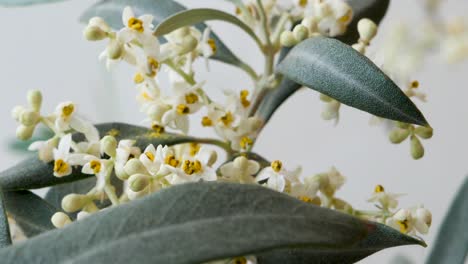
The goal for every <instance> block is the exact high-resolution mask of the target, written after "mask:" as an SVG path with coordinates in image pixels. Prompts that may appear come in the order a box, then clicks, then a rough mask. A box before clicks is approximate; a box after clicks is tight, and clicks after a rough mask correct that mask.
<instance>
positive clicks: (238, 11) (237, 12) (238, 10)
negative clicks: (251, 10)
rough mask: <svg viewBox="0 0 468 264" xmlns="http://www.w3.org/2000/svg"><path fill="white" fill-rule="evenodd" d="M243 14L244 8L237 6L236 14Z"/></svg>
mask: <svg viewBox="0 0 468 264" xmlns="http://www.w3.org/2000/svg"><path fill="white" fill-rule="evenodd" d="M240 14H242V10H241V9H240V8H239V7H236V15H240Z"/></svg>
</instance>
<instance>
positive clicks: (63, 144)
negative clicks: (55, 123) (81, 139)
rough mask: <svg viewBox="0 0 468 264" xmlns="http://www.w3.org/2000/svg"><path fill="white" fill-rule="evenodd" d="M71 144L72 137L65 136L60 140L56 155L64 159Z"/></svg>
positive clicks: (69, 135)
mask: <svg viewBox="0 0 468 264" xmlns="http://www.w3.org/2000/svg"><path fill="white" fill-rule="evenodd" d="M71 143H72V135H71V134H66V135H65V136H63V137H62V138H61V139H60V143H59V145H58V153H57V154H58V155H59V156H60V157H66V156H67V155H68V152H69V151H70V146H71Z"/></svg>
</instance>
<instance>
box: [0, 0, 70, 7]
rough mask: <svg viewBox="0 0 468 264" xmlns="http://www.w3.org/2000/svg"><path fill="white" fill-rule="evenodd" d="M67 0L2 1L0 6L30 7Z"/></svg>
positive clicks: (0, 0)
mask: <svg viewBox="0 0 468 264" xmlns="http://www.w3.org/2000/svg"><path fill="white" fill-rule="evenodd" d="M63 1H65V0H0V6H6V7H13V6H28V5H38V4H50V3H58V2H63Z"/></svg>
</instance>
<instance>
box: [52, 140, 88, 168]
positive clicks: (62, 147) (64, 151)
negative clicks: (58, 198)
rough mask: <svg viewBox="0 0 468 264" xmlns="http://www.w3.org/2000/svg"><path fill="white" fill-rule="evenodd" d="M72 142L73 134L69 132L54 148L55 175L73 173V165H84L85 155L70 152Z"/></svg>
mask: <svg viewBox="0 0 468 264" xmlns="http://www.w3.org/2000/svg"><path fill="white" fill-rule="evenodd" d="M71 144H72V137H71V134H67V135H65V136H64V137H62V138H61V140H60V142H59V145H58V148H56V149H54V150H53V153H54V160H55V162H54V176H55V177H64V176H67V175H70V174H71V173H72V166H74V165H82V164H83V163H84V159H83V157H84V156H83V155H81V154H71V153H70V148H71Z"/></svg>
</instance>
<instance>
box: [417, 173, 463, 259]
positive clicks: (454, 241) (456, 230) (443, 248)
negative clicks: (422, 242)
mask: <svg viewBox="0 0 468 264" xmlns="http://www.w3.org/2000/svg"><path fill="white" fill-rule="evenodd" d="M467 223H468V177H467V178H466V179H465V182H464V183H463V185H462V186H461V188H460V189H459V191H458V194H457V196H456V197H455V200H454V201H453V203H452V205H451V206H450V209H449V211H448V213H447V215H446V216H445V220H444V222H443V223H442V226H441V227H440V229H439V233H438V235H437V239H436V242H435V244H434V247H433V249H432V251H431V254H430V255H429V258H428V259H427V261H426V264H436V263H451V264H462V263H466V262H465V260H466V257H467V253H468V232H466V224H467Z"/></svg>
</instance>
